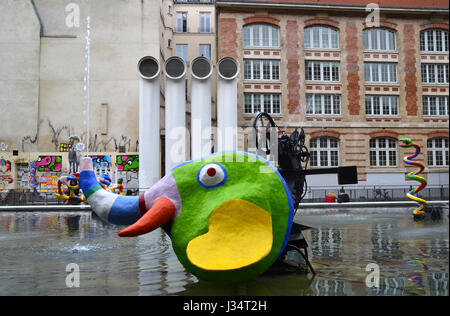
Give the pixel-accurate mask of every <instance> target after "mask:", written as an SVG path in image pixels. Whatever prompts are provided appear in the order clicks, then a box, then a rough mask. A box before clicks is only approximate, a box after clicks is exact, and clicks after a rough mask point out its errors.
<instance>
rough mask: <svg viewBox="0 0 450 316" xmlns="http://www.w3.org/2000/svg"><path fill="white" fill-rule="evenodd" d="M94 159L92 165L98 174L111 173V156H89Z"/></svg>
mask: <svg viewBox="0 0 450 316" xmlns="http://www.w3.org/2000/svg"><path fill="white" fill-rule="evenodd" d="M89 157H91V158H92V164H93V166H94V170H95V171H96V172H101V173H110V172H111V156H109V155H103V156H98V155H97V156H89Z"/></svg>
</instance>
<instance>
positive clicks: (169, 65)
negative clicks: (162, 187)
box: [164, 56, 186, 174]
mask: <svg viewBox="0 0 450 316" xmlns="http://www.w3.org/2000/svg"><path fill="white" fill-rule="evenodd" d="M164 73H165V76H166V89H165V98H166V107H165V116H166V120H165V130H166V136H165V141H166V144H165V162H166V174H168V173H169V172H170V170H171V169H172V168H173V167H175V166H176V165H178V164H180V163H181V162H183V161H185V160H186V94H185V93H186V80H185V75H186V63H185V62H184V60H183V59H182V58H180V57H177V56H172V57H170V58H168V59H167V60H166V62H165V63H164Z"/></svg>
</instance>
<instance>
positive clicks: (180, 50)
mask: <svg viewBox="0 0 450 316" xmlns="http://www.w3.org/2000/svg"><path fill="white" fill-rule="evenodd" d="M176 54H177V56H178V57H181V58H183V60H184V62H185V63H186V64H187V63H188V46H187V45H186V44H177V47H176Z"/></svg>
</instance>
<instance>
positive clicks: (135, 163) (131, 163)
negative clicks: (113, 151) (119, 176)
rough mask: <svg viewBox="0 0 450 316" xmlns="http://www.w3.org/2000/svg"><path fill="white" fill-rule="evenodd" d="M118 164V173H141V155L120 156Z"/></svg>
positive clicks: (117, 159)
mask: <svg viewBox="0 0 450 316" xmlns="http://www.w3.org/2000/svg"><path fill="white" fill-rule="evenodd" d="M116 163H117V170H118V171H133V172H138V171H139V155H119V156H117V158H116Z"/></svg>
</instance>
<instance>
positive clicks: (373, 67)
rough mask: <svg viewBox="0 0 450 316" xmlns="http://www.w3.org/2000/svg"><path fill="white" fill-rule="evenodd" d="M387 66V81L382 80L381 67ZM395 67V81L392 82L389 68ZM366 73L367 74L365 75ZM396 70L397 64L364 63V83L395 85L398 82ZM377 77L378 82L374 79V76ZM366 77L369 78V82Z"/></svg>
mask: <svg viewBox="0 0 450 316" xmlns="http://www.w3.org/2000/svg"><path fill="white" fill-rule="evenodd" d="M384 65H387V81H385V80H382V79H383V66H384ZM392 65H393V66H395V81H394V80H392V79H393V78H391V77H392V72H391V67H392ZM367 71H368V73H367ZM397 72H398V68H397V63H372V62H366V63H364V81H365V82H366V83H397V82H398V73H397ZM375 73H376V74H377V75H378V80H376V81H375V80H373V79H374V76H373V75H374V74H375ZM367 76H368V77H369V80H367V79H368V78H367Z"/></svg>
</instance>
